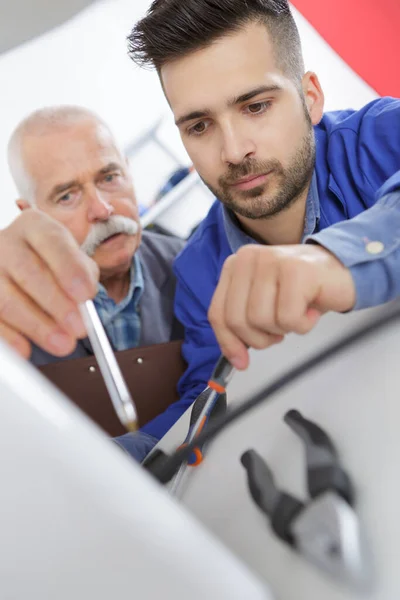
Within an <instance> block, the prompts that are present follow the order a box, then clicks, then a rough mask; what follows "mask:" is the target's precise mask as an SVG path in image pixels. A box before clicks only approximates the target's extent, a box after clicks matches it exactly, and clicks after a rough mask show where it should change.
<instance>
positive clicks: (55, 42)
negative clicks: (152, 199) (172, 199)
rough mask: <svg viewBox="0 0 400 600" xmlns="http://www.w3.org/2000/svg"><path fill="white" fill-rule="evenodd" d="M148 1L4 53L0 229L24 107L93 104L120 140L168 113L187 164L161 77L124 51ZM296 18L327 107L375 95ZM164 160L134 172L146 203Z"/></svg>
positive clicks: (172, 136)
mask: <svg viewBox="0 0 400 600" xmlns="http://www.w3.org/2000/svg"><path fill="white" fill-rule="evenodd" d="M58 1H62V0H58ZM64 1H68V0H64ZM148 5H149V2H148V0H109V1H102V2H99V3H98V4H95V5H94V6H93V7H92V8H88V9H87V10H86V11H84V12H83V13H81V14H80V15H78V16H77V17H75V18H74V19H73V20H71V21H70V22H69V23H67V24H65V25H64V26H62V27H60V28H58V29H57V30H54V31H52V32H50V33H48V34H46V35H44V36H42V37H41V38H38V39H36V40H34V41H33V42H29V43H27V44H25V45H23V46H21V47H19V48H17V49H16V50H13V51H11V52H9V53H8V54H5V55H3V56H1V57H0V110H1V117H0V182H1V184H0V189H1V198H0V227H4V226H6V225H7V224H8V223H9V222H10V220H11V219H12V218H14V216H15V215H16V214H17V211H16V208H15V205H14V199H15V197H16V193H15V189H14V185H13V183H12V180H11V177H10V175H9V173H8V168H7V163H6V145H7V141H8V138H9V136H10V134H11V132H12V130H13V129H14V127H15V126H16V125H17V124H18V122H19V121H20V120H21V119H22V118H23V117H24V116H25V115H26V114H27V113H29V112H30V111H32V110H34V109H36V108H39V107H41V106H44V105H49V104H58V103H73V104H81V105H84V106H87V107H89V108H92V109H94V110H96V111H97V112H98V113H100V114H101V116H102V117H103V118H104V119H105V120H106V121H107V122H108V123H109V124H110V126H111V128H112V129H113V130H114V132H115V134H116V136H117V138H118V139H119V140H120V141H121V142H122V143H123V144H127V143H129V142H131V141H132V140H134V139H135V138H136V137H138V136H140V135H141V134H143V132H144V131H146V129H147V128H148V127H150V126H151V124H152V123H154V122H155V121H156V120H157V119H158V118H159V116H160V115H166V118H167V121H166V123H165V125H164V126H163V131H162V136H163V139H164V140H165V141H166V142H167V143H168V144H169V145H170V147H171V148H173V150H174V151H175V153H176V154H177V155H178V156H179V157H180V159H181V160H182V162H184V163H187V162H188V158H187V156H186V153H185V152H184V149H183V147H182V145H181V142H180V138H179V135H178V133H177V131H176V130H175V127H174V125H173V122H172V118H171V116H170V114H169V109H168V106H167V104H166V101H165V99H164V97H163V95H162V92H161V89H160V86H159V82H158V78H157V75H156V74H155V73H154V72H150V71H144V70H141V69H139V68H137V67H136V66H135V65H134V64H133V63H132V61H131V60H130V59H129V57H128V56H127V45H126V36H127V34H128V33H129V31H130V29H131V27H132V25H133V24H134V22H135V21H136V20H137V19H139V18H140V17H141V16H142V15H143V14H144V12H145V11H146V9H147V6H148ZM295 16H296V18H297V20H298V24H299V28H300V33H301V36H302V39H303V45H304V54H305V59H306V65H307V68H310V69H312V70H314V71H316V72H317V73H318V74H319V76H320V79H321V82H322V85H323V87H324V89H325V92H326V107H327V109H328V110H330V109H332V108H344V107H349V106H352V107H355V108H356V107H359V106H362V105H363V104H365V103H366V102H368V101H369V100H370V99H372V98H373V97H374V96H375V94H374V92H373V91H372V90H371V89H369V88H368V87H367V86H366V85H365V84H364V82H362V81H361V80H360V79H359V78H358V77H356V76H355V75H354V73H353V72H352V71H351V70H350V69H349V68H348V67H347V65H346V64H345V63H344V62H343V61H342V60H341V59H340V58H339V57H338V56H337V55H336V54H335V53H334V52H333V51H332V50H331V49H330V48H329V47H328V46H327V45H326V44H325V43H324V42H323V41H322V40H321V38H320V37H319V35H318V34H317V33H316V32H315V31H314V30H313V29H312V27H311V26H310V25H309V24H308V23H307V21H305V19H303V18H302V17H301V15H299V14H298V13H297V12H295ZM162 160H163V158H162V156H161V158H159V159H158V160H149V161H148V169H147V170H146V169H143V168H142V166H143V165H142V164H141V168H140V173H137V174H136V183H137V191H138V196H139V200H141V201H144V202H145V201H146V196H147V195H148V194H150V193H152V191H153V189H152V188H151V189H150V188H149V186H151V184H153V187H154V177H155V173H157V171H160V172H161V171H162V165H161V161H162ZM168 168H169V166H168ZM164 170H165V165H164ZM134 173H135V170H134ZM162 175H163V176H164V175H165V174H164V173H163V174H162Z"/></svg>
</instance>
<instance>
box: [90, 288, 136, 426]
mask: <svg viewBox="0 0 400 600" xmlns="http://www.w3.org/2000/svg"><path fill="white" fill-rule="evenodd" d="M79 309H80V313H81V315H82V319H83V322H84V324H85V327H86V330H87V333H88V337H89V340H90V343H91V345H92V348H93V352H94V355H95V357H96V359H97V362H98V364H99V368H100V371H101V374H102V376H103V379H104V383H105V384H106V387H107V390H108V393H109V394H110V398H111V402H112V403H113V406H114V410H115V412H116V413H117V416H118V418H119V420H120V421H121V423H122V424H123V425H124V427H126V429H127V430H128V431H136V430H137V428H138V417H137V411H136V407H135V404H134V402H133V399H132V397H131V395H130V393H129V390H128V388H127V385H126V382H125V379H124V377H123V375H122V373H121V370H120V368H119V365H118V363H117V360H116V358H115V355H114V352H113V349H112V348H111V344H110V342H109V340H108V337H107V335H106V332H105V331H104V328H103V325H102V323H101V321H100V318H99V315H98V314H97V311H96V309H95V307H94V304H93V302H92V301H91V300H87V302H84V303H83V304H80V306H79Z"/></svg>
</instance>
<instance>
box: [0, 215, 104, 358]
mask: <svg viewBox="0 0 400 600" xmlns="http://www.w3.org/2000/svg"><path fill="white" fill-rule="evenodd" d="M97 279H98V268H97V265H96V264H95V263H94V262H93V261H92V260H91V259H90V258H88V257H87V256H86V255H85V254H84V253H83V252H82V251H81V250H80V249H79V247H78V244H77V243H76V241H75V240H74V238H73V237H72V235H71V234H70V232H69V231H68V230H67V229H65V227H63V226H62V225H60V224H59V223H57V222H56V221H54V220H53V219H51V218H50V217H48V216H47V215H45V214H44V213H41V212H39V211H36V210H25V211H24V212H23V213H22V214H21V215H20V216H19V217H18V218H17V219H15V221H14V222H13V223H12V224H11V225H10V226H9V227H7V228H6V229H3V230H2V231H0V337H2V338H3V339H5V340H6V341H7V342H8V343H9V344H11V345H12V346H13V347H14V348H15V349H16V350H17V351H18V352H19V353H20V354H21V355H22V356H24V357H29V355H30V351H31V347H30V343H29V341H28V340H31V341H32V342H34V343H35V344H37V345H38V346H40V347H41V348H43V349H44V350H46V351H47V352H50V353H51V354H54V355H56V356H65V355H67V354H69V353H70V352H72V351H73V349H74V348H75V345H76V340H77V339H78V338H80V337H84V336H85V327H84V324H83V322H82V319H81V317H80V314H79V310H78V304H79V303H80V302H83V301H85V300H88V299H89V298H92V297H93V296H94V295H95V294H96V291H97Z"/></svg>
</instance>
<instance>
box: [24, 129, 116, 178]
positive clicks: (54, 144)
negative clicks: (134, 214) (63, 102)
mask: <svg viewBox="0 0 400 600" xmlns="http://www.w3.org/2000/svg"><path fill="white" fill-rule="evenodd" d="M22 145H23V148H22V152H23V158H24V163H25V166H26V168H27V169H28V171H29V173H30V174H31V176H32V177H34V178H36V177H38V176H40V177H45V176H48V175H50V174H53V175H56V176H57V175H58V174H60V175H61V174H62V172H63V171H64V170H68V171H69V172H70V174H71V172H72V174H74V171H76V173H75V174H76V175H78V173H79V171H80V170H82V171H84V170H86V169H87V168H90V167H92V168H93V167H94V166H95V165H96V164H101V163H103V162H104V161H107V162H108V161H109V158H110V157H112V158H113V160H114V161H115V160H116V159H117V158H118V159H120V152H119V149H118V147H117V144H116V142H115V140H114V138H113V136H112V135H111V133H110V132H109V130H108V129H107V128H106V127H105V126H104V125H102V124H101V123H94V122H82V123H76V124H74V125H69V126H65V127H56V128H54V129H53V130H52V129H48V130H47V131H45V132H43V133H41V134H40V135H35V134H34V133H33V134H31V135H27V136H26V138H25V139H24V140H23V144H22ZM102 166H104V165H102ZM100 168H101V167H100Z"/></svg>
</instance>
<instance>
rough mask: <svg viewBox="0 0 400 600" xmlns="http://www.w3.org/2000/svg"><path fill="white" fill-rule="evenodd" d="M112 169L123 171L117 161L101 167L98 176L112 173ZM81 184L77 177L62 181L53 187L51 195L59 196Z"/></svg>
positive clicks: (52, 196)
mask: <svg viewBox="0 0 400 600" xmlns="http://www.w3.org/2000/svg"><path fill="white" fill-rule="evenodd" d="M112 171H121V167H120V165H118V164H117V163H114V162H111V163H109V164H108V165H106V166H105V167H103V168H102V169H100V171H98V172H97V174H96V176H97V177H98V176H99V175H107V173H111V172H112ZM79 185H80V183H79V181H78V180H77V179H73V180H71V181H67V182H66V183H60V184H59V185H56V186H54V187H53V189H52V190H51V192H50V195H49V197H50V198H54V197H55V196H58V195H59V194H62V193H63V192H67V191H68V190H70V189H71V188H73V187H78V186H79Z"/></svg>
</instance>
